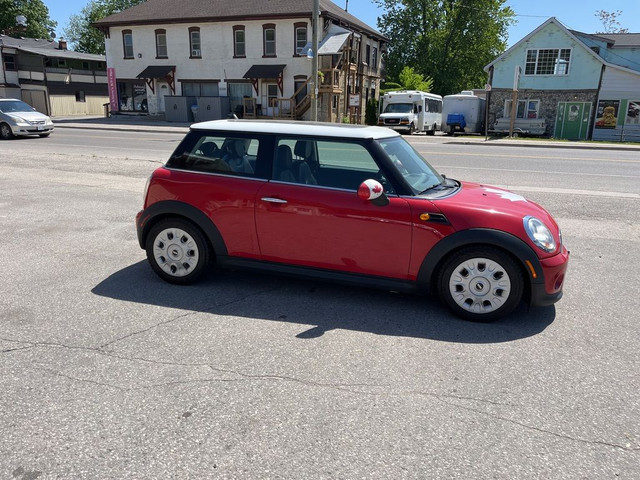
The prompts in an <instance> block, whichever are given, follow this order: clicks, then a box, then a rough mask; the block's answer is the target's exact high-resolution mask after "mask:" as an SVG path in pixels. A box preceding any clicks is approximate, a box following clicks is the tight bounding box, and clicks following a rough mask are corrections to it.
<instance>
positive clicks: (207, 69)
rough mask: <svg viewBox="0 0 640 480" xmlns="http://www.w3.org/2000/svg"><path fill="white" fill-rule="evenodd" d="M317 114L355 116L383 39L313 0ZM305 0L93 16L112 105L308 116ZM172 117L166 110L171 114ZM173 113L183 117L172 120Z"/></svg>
mask: <svg viewBox="0 0 640 480" xmlns="http://www.w3.org/2000/svg"><path fill="white" fill-rule="evenodd" d="M319 3H320V17H319V18H320V20H319V24H320V25H319V30H318V32H319V34H318V38H319V49H318V54H319V57H318V59H319V72H320V75H319V82H318V90H319V97H318V119H319V120H325V121H341V120H342V119H343V118H344V116H346V115H350V116H351V120H352V121H354V122H358V123H361V122H362V119H363V117H364V110H365V109H364V106H365V104H366V102H367V101H368V100H369V99H370V98H377V97H378V91H379V82H380V64H381V62H380V57H381V52H382V50H383V48H384V47H385V45H386V43H387V39H386V38H385V37H384V36H382V35H381V34H380V33H379V32H377V31H376V30H374V29H373V28H371V27H369V26H367V25H366V24H364V23H363V22H361V21H359V20H358V19H357V18H355V17H354V16H353V15H351V14H349V13H348V12H345V11H344V10H343V9H341V8H339V7H338V6H337V5H335V4H334V3H332V2H331V1H329V0H320V2H319ZM312 5H313V1H312V0H270V1H268V2H256V1H253V0H218V1H210V0H183V1H182V2H174V1H172V0H148V1H147V2H145V3H142V4H140V5H138V6H136V7H133V8H130V9H127V10H125V11H123V12H120V13H118V14H115V15H111V16H109V17H106V18H104V19H102V20H100V21H98V22H96V23H95V26H96V27H98V28H100V29H101V30H102V31H103V32H104V33H105V37H106V56H107V67H108V71H109V72H110V75H111V76H112V79H111V82H110V83H111V88H112V108H115V109H116V110H118V111H121V112H126V111H131V112H148V113H150V114H162V113H165V114H166V116H167V119H170V120H171V119H182V120H191V118H186V117H189V116H190V114H191V108H190V107H191V106H192V105H199V108H198V114H197V115H198V118H197V119H198V120H205V119H210V118H216V117H218V118H219V117H220V116H226V114H227V113H228V112H229V111H231V112H236V113H238V114H242V115H244V116H245V117H247V116H249V117H250V116H263V117H290V118H298V119H303V118H308V116H309V104H310V101H309V94H310V93H311V87H310V76H311V60H310V59H309V58H308V57H307V52H308V50H309V48H310V46H311V44H310V40H311V38H312V25H311V18H312V14H311V12H312ZM174 114H175V115H178V118H176V116H175V115H174ZM179 117H183V118H179Z"/></svg>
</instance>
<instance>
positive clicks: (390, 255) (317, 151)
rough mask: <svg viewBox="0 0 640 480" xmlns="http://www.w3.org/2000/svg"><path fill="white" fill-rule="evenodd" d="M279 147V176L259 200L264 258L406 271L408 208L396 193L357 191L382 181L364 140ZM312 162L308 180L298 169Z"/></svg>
mask: <svg viewBox="0 0 640 480" xmlns="http://www.w3.org/2000/svg"><path fill="white" fill-rule="evenodd" d="M301 143H303V145H300V144H301ZM308 144H312V145H308ZM276 151H277V153H276V160H275V161H274V169H273V170H274V173H273V177H274V180H272V181H270V182H269V183H267V184H266V185H263V186H262V188H261V189H260V191H259V192H258V195H257V199H256V229H257V232H258V242H259V245H260V252H261V256H262V259H263V260H266V261H272V262H279V263H288V264H295V265H301V266H307V267H314V268H322V269H331V270H340V271H344V272H352V273H360V274H367V275H377V276H384V277H392V278H398V279H406V278H407V274H408V270H409V259H410V253H411V214H410V207H409V204H408V202H407V201H406V200H404V199H403V198H400V197H397V196H394V195H390V202H389V204H388V205H386V206H383V207H380V206H375V205H373V204H372V203H370V202H368V201H364V200H361V199H359V198H358V196H357V189H358V186H359V185H360V183H361V182H362V181H364V180H365V179H367V178H374V179H375V178H377V179H379V180H384V179H382V178H380V173H379V172H380V170H379V168H378V166H377V165H376V163H375V161H374V159H373V158H372V156H371V155H370V154H369V152H368V151H367V150H366V149H365V147H364V146H362V145H360V144H356V143H341V142H339V141H326V142H324V141H318V142H315V141H311V140H309V141H306V140H299V141H295V140H294V139H280V140H278V146H277V150H276ZM305 152H306V153H305ZM306 154H308V156H307V157H305V155H306ZM305 165H306V166H305ZM303 167H304V168H303ZM307 169H308V170H309V171H311V172H312V174H311V177H309V175H306V176H304V178H307V179H308V178H311V180H303V176H302V175H301V173H300V171H302V170H307ZM305 181H306V182H308V183H303V182H305ZM314 183H315V184H314ZM388 188H390V187H388Z"/></svg>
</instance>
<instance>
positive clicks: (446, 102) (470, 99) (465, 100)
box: [442, 90, 486, 135]
mask: <svg viewBox="0 0 640 480" xmlns="http://www.w3.org/2000/svg"><path fill="white" fill-rule="evenodd" d="M485 107H486V100H485V99H484V98H482V97H478V96H477V95H474V94H473V92H472V91H471V90H464V91H462V92H460V93H458V94H456V95H446V96H445V97H444V98H443V100H442V118H443V119H444V121H443V122H442V131H443V132H445V133H447V134H448V135H453V134H454V133H484V115H485Z"/></svg>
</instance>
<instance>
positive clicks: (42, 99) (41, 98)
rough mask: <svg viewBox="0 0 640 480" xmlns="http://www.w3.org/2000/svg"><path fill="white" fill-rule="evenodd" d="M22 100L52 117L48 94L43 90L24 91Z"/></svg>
mask: <svg viewBox="0 0 640 480" xmlns="http://www.w3.org/2000/svg"><path fill="white" fill-rule="evenodd" d="M22 100H24V101H25V102H26V103H28V104H29V105H31V106H32V107H33V108H35V109H36V110H37V111H39V112H40V113H44V114H45V115H51V112H49V105H48V103H47V96H46V93H45V92H44V91H42V90H22Z"/></svg>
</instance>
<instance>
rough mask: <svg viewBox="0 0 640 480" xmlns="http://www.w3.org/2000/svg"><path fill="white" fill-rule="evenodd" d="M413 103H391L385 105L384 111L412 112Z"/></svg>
mask: <svg viewBox="0 0 640 480" xmlns="http://www.w3.org/2000/svg"><path fill="white" fill-rule="evenodd" d="M412 112H413V105H412V104H410V103H390V104H388V105H387V106H386V107H384V112H383V113H412Z"/></svg>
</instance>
